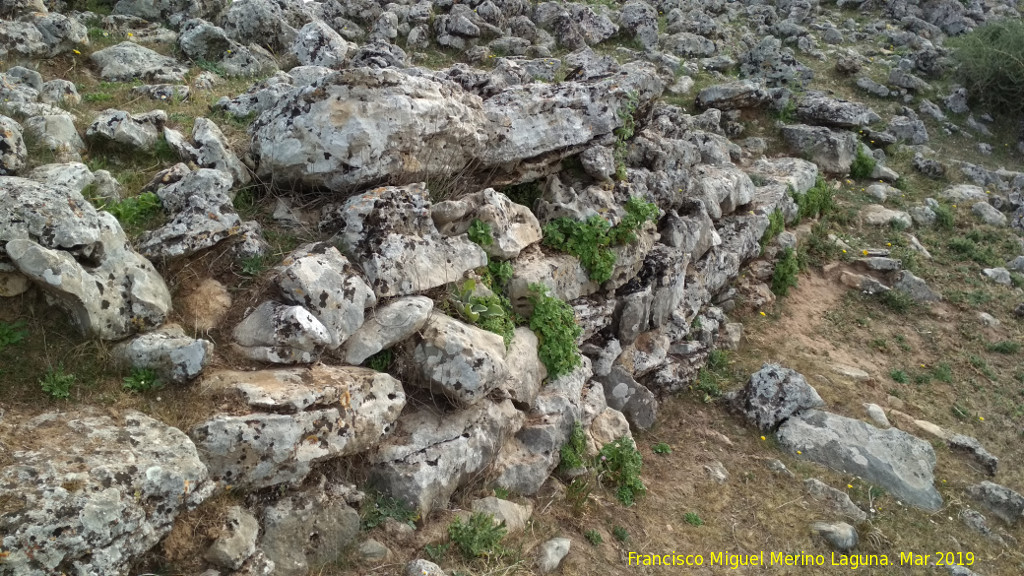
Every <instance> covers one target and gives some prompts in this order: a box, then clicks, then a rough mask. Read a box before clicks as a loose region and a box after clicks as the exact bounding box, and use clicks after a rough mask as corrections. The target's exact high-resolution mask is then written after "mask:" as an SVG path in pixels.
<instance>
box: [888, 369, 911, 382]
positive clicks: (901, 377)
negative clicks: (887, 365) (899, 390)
mask: <svg viewBox="0 0 1024 576" xmlns="http://www.w3.org/2000/svg"><path fill="white" fill-rule="evenodd" d="M889 377H890V378H892V379H893V380H895V381H896V382H899V383H900V384H906V383H907V381H909V378H908V377H907V373H906V372H904V371H903V370H892V371H890V372H889Z"/></svg>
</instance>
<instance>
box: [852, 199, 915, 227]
mask: <svg viewBox="0 0 1024 576" xmlns="http://www.w3.org/2000/svg"><path fill="white" fill-rule="evenodd" d="M860 217H861V218H862V219H863V221H864V223H865V224H868V225H870V226H888V225H890V223H891V222H894V221H895V222H898V223H900V224H901V225H903V226H904V227H910V226H911V225H913V223H914V220H913V218H911V217H910V214H907V213H906V212H903V211H902V210H892V209H890V208H886V207H885V206H882V205H881V204H868V205H867V206H864V207H863V208H861V211H860Z"/></svg>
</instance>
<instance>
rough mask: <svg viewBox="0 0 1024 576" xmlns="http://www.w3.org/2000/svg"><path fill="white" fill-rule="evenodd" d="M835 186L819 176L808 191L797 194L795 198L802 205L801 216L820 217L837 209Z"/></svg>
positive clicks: (798, 204)
mask: <svg viewBox="0 0 1024 576" xmlns="http://www.w3.org/2000/svg"><path fill="white" fill-rule="evenodd" d="M835 194H836V191H835V188H833V187H832V186H830V185H829V184H828V183H827V182H825V179H824V178H822V177H821V176H818V180H817V181H816V182H815V183H814V186H812V187H811V188H810V189H808V190H807V192H805V193H803V194H796V195H794V196H793V200H794V201H795V202H796V204H797V206H799V207H800V218H801V219H803V218H820V217H822V216H828V215H829V214H831V213H832V212H834V211H835V209H836V205H835Z"/></svg>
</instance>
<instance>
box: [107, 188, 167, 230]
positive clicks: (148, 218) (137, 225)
mask: <svg viewBox="0 0 1024 576" xmlns="http://www.w3.org/2000/svg"><path fill="white" fill-rule="evenodd" d="M99 209H100V210H106V211H107V212H110V213H111V214H113V215H114V217H115V218H117V220H118V222H120V223H121V226H123V227H124V228H125V229H128V230H131V231H133V232H135V233H137V232H140V231H142V230H144V229H146V228H148V227H150V226H151V225H153V223H154V221H155V220H156V219H158V218H159V217H161V216H162V215H163V205H162V204H161V203H160V198H159V197H158V196H157V195H156V194H154V193H152V192H144V193H142V194H139V195H138V196H132V197H130V198H125V199H124V200H121V201H110V202H106V203H101V205H100V206H99Z"/></svg>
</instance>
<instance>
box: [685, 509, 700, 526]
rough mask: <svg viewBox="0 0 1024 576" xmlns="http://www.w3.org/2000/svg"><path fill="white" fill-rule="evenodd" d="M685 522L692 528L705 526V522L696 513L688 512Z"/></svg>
mask: <svg viewBox="0 0 1024 576" xmlns="http://www.w3.org/2000/svg"><path fill="white" fill-rule="evenodd" d="M683 520H685V521H686V523H687V524H689V525H690V526H703V525H704V521H703V520H701V519H700V516H698V515H697V513H696V512H687V513H686V515H685V516H683Z"/></svg>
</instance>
